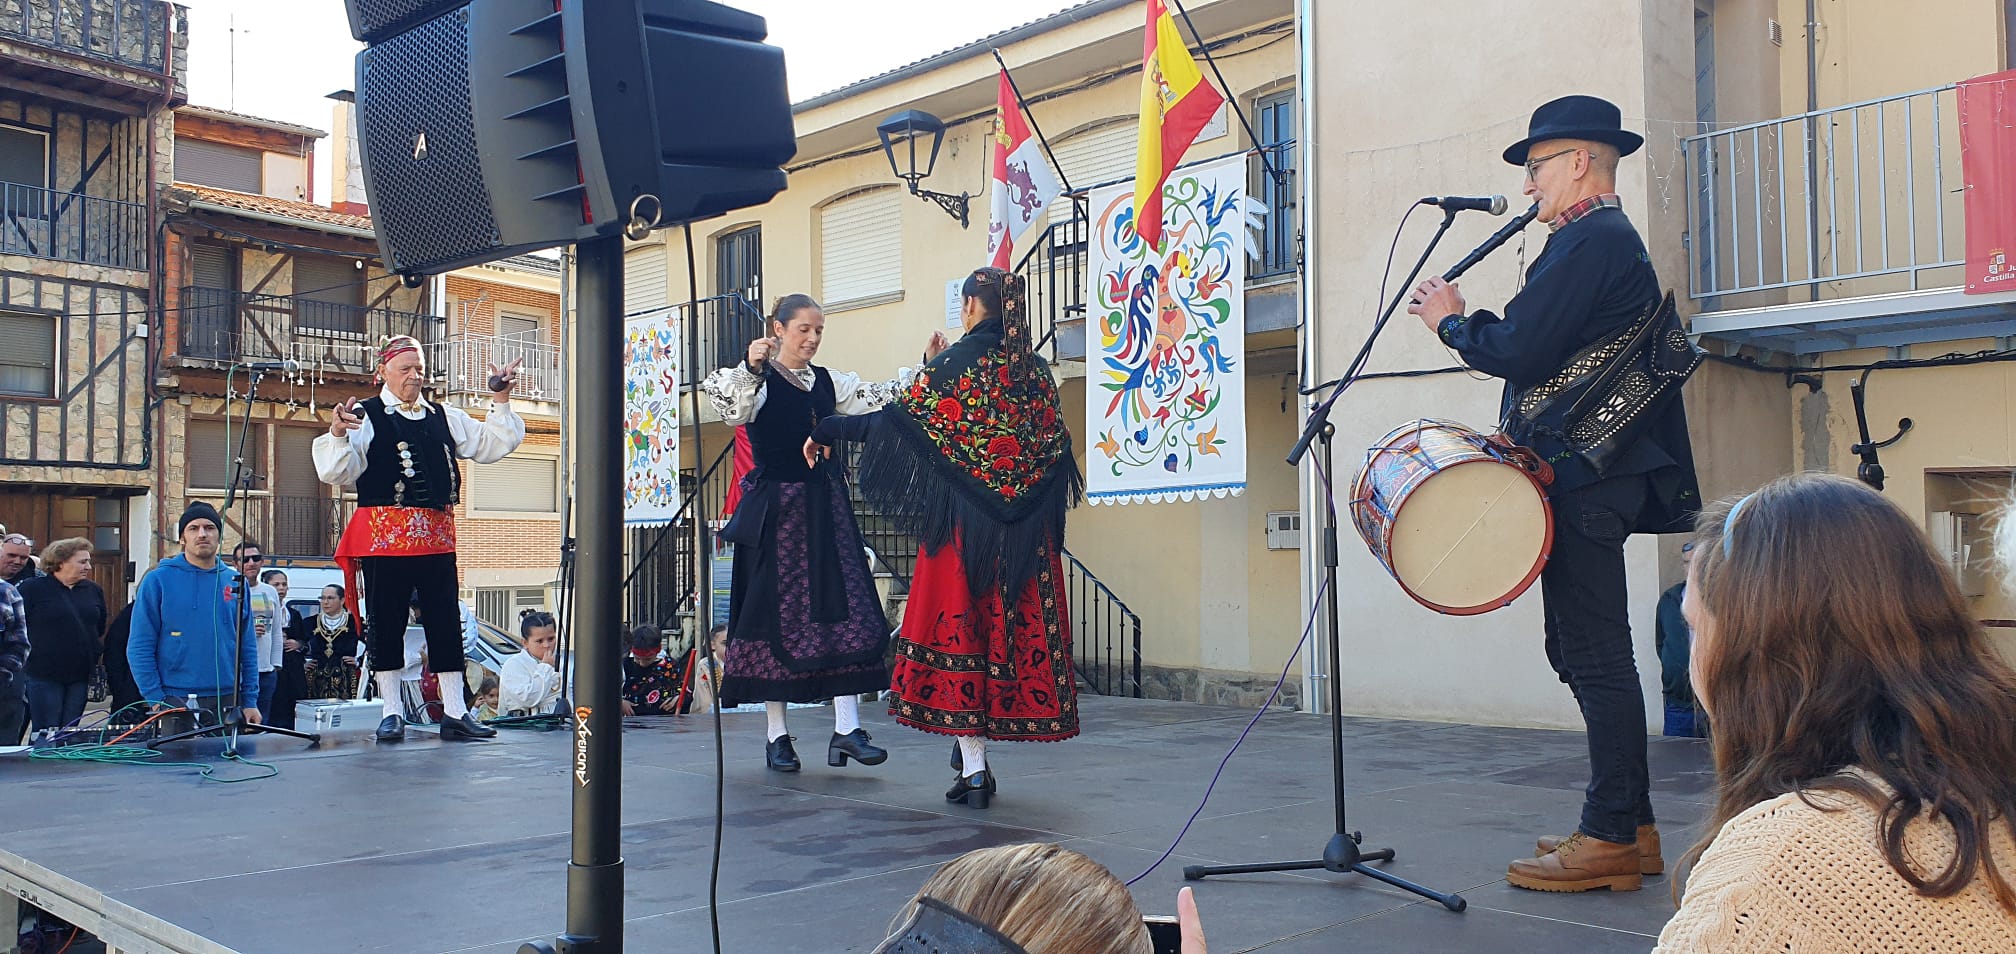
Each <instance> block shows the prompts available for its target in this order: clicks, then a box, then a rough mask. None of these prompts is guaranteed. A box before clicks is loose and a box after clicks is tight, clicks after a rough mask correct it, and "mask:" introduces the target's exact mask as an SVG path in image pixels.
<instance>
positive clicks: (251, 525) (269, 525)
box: [189, 491, 357, 558]
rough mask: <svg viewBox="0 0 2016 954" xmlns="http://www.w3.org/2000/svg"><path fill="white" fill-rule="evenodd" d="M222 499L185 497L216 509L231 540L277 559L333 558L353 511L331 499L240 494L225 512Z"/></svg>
mask: <svg viewBox="0 0 2016 954" xmlns="http://www.w3.org/2000/svg"><path fill="white" fill-rule="evenodd" d="M224 498H225V495H224V494H222V493H216V492H206V491H190V493H189V501H190V502H191V503H194V502H196V501H198V500H203V501H207V502H209V503H210V504H211V505H212V506H215V507H216V508H217V510H218V512H219V513H220V514H221V515H222V516H223V517H224V523H225V525H226V526H227V527H228V528H229V531H230V535H231V536H234V537H241V538H244V539H251V540H257V541H259V542H260V543H262V544H264V545H265V547H266V552H267V553H268V554H270V555H272V556H279V557H324V558H326V557H329V556H331V555H333V554H334V553H335V552H336V541H337V539H338V538H340V537H341V536H342V535H343V527H344V525H345V524H347V523H349V521H350V514H351V512H352V511H354V510H356V509H357V502H356V501H355V500H339V499H337V498H335V497H324V496H312V497H299V496H286V495H276V494H264V493H252V494H244V493H241V494H240V495H239V497H238V499H237V500H235V501H233V502H232V504H231V508H230V509H229V510H228V511H227V510H225V508H224Z"/></svg>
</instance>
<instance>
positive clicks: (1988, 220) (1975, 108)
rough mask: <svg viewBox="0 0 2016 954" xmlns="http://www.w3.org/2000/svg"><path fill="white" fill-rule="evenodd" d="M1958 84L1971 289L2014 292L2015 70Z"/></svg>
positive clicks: (1981, 292) (1969, 291)
mask: <svg viewBox="0 0 2016 954" xmlns="http://www.w3.org/2000/svg"><path fill="white" fill-rule="evenodd" d="M1959 88H1960V96H1959V101H1960V175H1961V178H1962V181H1963V182H1964V183H1965V184H1966V192H1965V195H1964V198H1963V204H1962V208H1963V209H1964V211H1965V213H1966V216H1967V294H1969V295H1988V294H1997V293H2000V292H2016V70H2009V71H2007V72H2002V73H1991V74H1989V75H1987V76H1977V77H1975V78H1974V79H1970V80H1966V81H1964V82H1962V83H1960V84H1959Z"/></svg>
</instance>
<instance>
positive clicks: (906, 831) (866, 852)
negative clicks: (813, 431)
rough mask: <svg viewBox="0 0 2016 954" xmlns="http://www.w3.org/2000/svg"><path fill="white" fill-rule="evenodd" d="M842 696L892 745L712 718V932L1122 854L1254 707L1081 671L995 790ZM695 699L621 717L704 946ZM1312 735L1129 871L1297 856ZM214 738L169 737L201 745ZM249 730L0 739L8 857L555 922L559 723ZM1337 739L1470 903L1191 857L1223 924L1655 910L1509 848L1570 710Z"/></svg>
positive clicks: (315, 940) (1172, 811)
mask: <svg viewBox="0 0 2016 954" xmlns="http://www.w3.org/2000/svg"><path fill="white" fill-rule="evenodd" d="M862 708H863V710H864V713H863V714H864V717H866V718H867V719H868V725H869V728H870V730H871V731H872V732H873V733H874V735H875V740H876V742H877V744H882V745H886V746H887V747H888V748H889V749H891V751H892V755H891V758H890V760H889V762H888V763H886V764H884V765H882V766H880V767H877V768H862V767H860V766H858V765H850V766H849V767H848V768H846V769H844V770H842V769H829V768H827V767H826V765H825V759H824V758H822V757H821V756H823V755H824V745H823V744H821V743H823V742H824V740H825V739H826V737H827V734H828V733H829V732H830V730H831V723H830V722H829V721H828V720H829V718H830V717H829V715H828V713H827V712H826V711H824V710H816V709H815V710H795V711H793V712H792V723H793V728H794V730H795V732H796V733H797V735H798V737H799V739H800V754H801V756H803V757H804V761H805V770H804V771H803V772H802V773H800V774H798V775H795V776H792V775H778V774H775V773H771V772H769V771H767V770H766V769H765V768H764V766H763V762H762V752H763V740H762V736H761V733H762V726H763V721H762V717H761V716H760V715H742V714H736V715H730V716H728V717H727V719H726V720H725V722H726V725H725V728H726V732H727V739H728V752H729V756H730V758H729V761H728V781H727V802H728V816H727V840H726V849H725V857H724V859H723V862H722V871H721V931H722V937H723V942H724V947H725V948H726V949H727V950H729V951H735V952H767V951H866V950H869V949H870V948H872V947H874V945H875V944H876V943H877V942H879V940H880V939H881V938H882V936H883V931H884V929H885V927H886V926H887V924H888V922H889V918H890V916H891V914H892V913H893V912H895V910H896V908H897V906H898V905H899V904H900V903H901V902H902V901H903V900H904V899H906V898H908V897H909V896H910V895H911V893H912V892H914V891H915V890H916V888H917V886H918V885H919V884H920V883H921V882H922V881H923V880H924V878H925V877H926V876H927V875H928V874H929V873H930V872H931V871H932V870H933V869H934V868H935V867H936V866H937V865H939V864H941V863H943V862H945V861H947V860H949V859H951V858H953V857H956V856H957V855H959V854H960V853H962V852H965V851H968V850H970V849H973V848H979V847H984V846H989V845H999V844H1006V843H1013V842H1021V841H1031V840H1044V841H1056V842H1061V843H1063V844H1066V845H1069V846H1071V847H1073V848H1076V849H1078V850H1080V851H1083V852H1085V853H1086V854H1088V855H1091V856H1092V857H1093V858H1095V859H1097V860H1099V861H1101V862H1103V863H1105V864H1106V865H1108V866H1109V867H1111V868H1112V869H1113V870H1114V871H1115V872H1116V873H1118V874H1119V875H1120V876H1121V877H1122V878H1123V879H1124V878H1129V877H1132V876H1134V875H1135V874H1136V873H1138V872H1139V871H1140V870H1141V869H1143V868H1145V867H1146V866H1147V865H1148V864H1150V863H1151V862H1153V861H1154V860H1155V858H1156V856H1157V855H1158V854H1160V853H1161V851H1162V850H1163V849H1164V848H1165V847H1167V846H1168V843H1169V841H1170V840H1171V839H1172V838H1173V837H1174V836H1175V834H1176V832H1177V830H1178V829H1179V828H1181V827H1182V824H1183V821H1184V819H1185V818H1187V817H1188V816H1189V814H1190V812H1191V810H1192V809H1193V808H1195V806H1196V804H1197V800H1198V798H1199V796H1200V795H1201V794H1202V792H1203V790H1204V785H1205V783H1206V781H1208V780H1209V779H1210V777H1211V774H1212V772H1213V770H1214V769H1215V768H1216V766H1217V763H1218V760H1219V759H1220V758H1221V757H1222V756H1223V755H1224V752H1225V749H1226V748H1227V747H1228V746H1229V745H1230V743H1231V741H1232V740H1233V739H1234V738H1236V737H1237V736H1238V734H1239V731H1240V729H1241V728H1242V727H1243V726H1244V724H1245V720H1246V719H1247V718H1248V717H1249V716H1250V713H1246V712H1241V711H1239V710H1233V709H1224V708H1214V707H1208V706H1199V705H1190V704H1185V703H1171V702H1156V701H1142V700H1131V699H1107V698H1087V699H1085V700H1084V710H1085V733H1084V735H1083V736H1082V737H1080V738H1079V739H1077V740H1074V741H1071V742H1066V743H1060V744H1033V743H1032V744H1020V745H1005V744H1004V745H998V746H995V747H994V748H993V749H991V750H990V751H989V753H988V755H989V761H990V763H992V765H993V767H995V768H996V769H997V770H998V771H999V773H1000V775H1001V793H1000V795H999V796H998V797H997V799H996V801H995V802H994V805H993V807H991V808H990V809H988V810H986V811H984V812H981V811H973V810H969V809H966V808H964V807H963V806H947V805H946V804H945V802H944V798H943V792H944V789H945V787H946V786H947V784H949V782H950V780H951V770H950V769H949V768H948V767H947V766H946V757H947V755H948V754H949V751H950V745H949V743H948V742H947V740H945V739H944V738H943V737H939V736H927V735H924V734H922V733H919V732H915V731H911V730H908V729H904V728H901V727H898V726H895V725H893V724H892V723H890V721H889V720H888V717H887V716H886V715H883V714H881V713H880V712H879V711H871V710H873V709H875V708H876V707H871V706H867V705H864V706H863V707H862ZM706 729H707V723H706V722H705V721H703V720H700V719H690V718H689V719H680V720H644V719H632V720H628V722H627V724H626V729H625V734H624V756H625V765H624V779H623V781H624V806H623V809H624V835H623V837H624V853H625V856H626V863H627V879H628V890H627V898H626V904H625V911H626V914H627V917H628V919H629V920H628V926H627V932H626V939H627V940H626V944H627V947H628V949H629V950H632V951H704V950H707V946H708V919H707V861H708V847H709V845H710V843H711V838H712V821H711V818H712V811H713V808H712V805H713V787H714V781H713V764H714V762H713V751H712V744H713V737H712V733H711V732H710V731H706ZM1327 743H1328V722H1327V721H1326V720H1325V719H1324V718H1322V717H1319V716H1310V715H1305V714H1299V713H1285V714H1274V715H1269V716H1268V717H1267V718H1266V719H1263V720H1262V721H1261V724H1260V726H1259V728H1257V729H1256V730H1255V731H1254V733H1253V736H1252V738H1250V739H1249V740H1248V741H1247V743H1246V745H1245V747H1244V748H1242V749H1241V750H1240V752H1239V754H1238V755H1237V756H1236V757H1235V758H1234V759H1233V761H1232V764H1231V766H1230V767H1229V769H1228V770H1227V771H1226V774H1225V778H1224V780H1223V781H1222V782H1221V783H1220V784H1219V787H1218V790H1217V792H1216V794H1214V795H1213V796H1212V799H1211V803H1210V805H1209V806H1208V807H1207V808H1206V809H1205V811H1204V814H1203V816H1202V817H1201V818H1200V819H1199V820H1198V821H1197V823H1196V825H1195V826H1194V827H1193V828H1192V830H1191V832H1190V834H1189V836H1188V837H1187V838H1186V839H1185V840H1184V842H1183V844H1182V846H1181V847H1180V848H1179V849H1178V851H1177V854H1176V855H1175V856H1174V857H1172V858H1170V860H1169V861H1168V862H1166V863H1164V864H1163V866H1162V867H1161V868H1160V869H1159V870H1157V871H1156V872H1155V873H1154V874H1152V875H1150V876H1149V877H1148V878H1147V879H1146V880H1145V881H1143V882H1142V883H1141V884H1139V885H1137V886H1136V888H1135V894H1136V897H1137V898H1138V899H1139V900H1140V902H1141V907H1142V908H1143V910H1145V911H1148V912H1150V913H1173V911H1174V909H1175V895H1176V889H1177V888H1178V887H1179V886H1181V885H1182V884H1183V883H1184V882H1183V880H1182V867H1183V865H1185V864H1193V863H1198V862H1249V861H1268V860H1279V859H1286V858H1313V857H1316V856H1317V855H1318V854H1319V853H1320V850H1321V848H1322V845H1323V842H1324V841H1325V839H1326V838H1327V836H1328V834H1329V832H1330V829H1331V817H1330V816H1331V809H1330V803H1329V789H1330V769H1329V755H1328V744H1327ZM205 744H206V745H210V746H211V747H210V748H208V749H201V750H199V749H195V748H190V749H186V750H185V752H184V753H182V754H184V755H187V756H198V755H203V754H214V752H215V751H216V748H215V744H214V743H205ZM246 748H247V753H248V754H250V755H251V756H252V757H254V758H261V759H265V760H268V761H271V762H273V763H274V764H276V765H278V766H279V768H280V772H281V774H280V775H279V777H277V778H274V779H270V780H266V781H259V782H251V783H248V784H242V785H219V784H215V783H212V782H205V781H200V780H198V779H197V778H196V777H195V774H194V773H193V771H191V770H188V769H175V768H140V767H128V766H92V765H73V764H55V763H46V762H36V763H29V762H27V761H25V760H22V759H19V758H9V759H7V760H5V761H4V762H0V792H4V793H5V805H6V808H5V810H4V812H0V877H4V878H5V880H6V881H7V887H8V889H9V890H10V891H14V892H16V893H22V892H31V893H37V896H38V897H39V898H40V899H41V900H43V901H44V902H45V903H48V904H50V905H51V906H54V907H65V906H66V905H67V906H68V909H69V910H71V911H73V912H75V911H79V910H90V911H95V912H97V914H99V915H100V916H102V917H103V919H104V920H103V921H102V922H98V923H99V926H100V927H101V928H102V929H103V930H104V931H105V932H106V934H107V935H108V936H109V938H108V939H111V940H113V941H114V942H115V943H114V946H115V948H121V949H131V950H145V949H159V950H171V951H182V950H186V951H206V952H207V951H223V950H229V951H238V952H244V954H267V952H286V954H316V952H357V951H384V952H400V954H407V952H426V951H453V952H482V954H512V952H514V951H515V949H516V943H517V942H518V941H519V940H522V939H528V938H535V937H545V938H550V937H552V936H553V935H555V934H557V933H558V932H559V931H560V929H561V928H562V926H563V920H564V903H565V897H564V895H565V881H566V877H565V870H566V860H567V848H568V834H567V831H568V811H569V800H568V799H569V791H568V776H567V774H566V773H567V765H566V760H567V757H568V739H567V737H566V736H565V735H564V734H563V733H559V732H551V733H534V732H522V731H521V732H513V733H506V734H505V738H504V739H503V740H502V741H499V742H496V743H485V744H454V745H444V744H443V743H441V742H440V741H439V740H437V739H435V738H433V737H431V736H420V737H418V738H414V739H412V740H411V741H408V742H406V743H405V744H404V745H401V746H397V747H390V746H388V747H374V746H373V745H371V744H369V743H363V744H359V743H350V744H345V745H332V746H325V747H323V748H320V749H306V748H303V747H302V745H301V744H300V743H296V742H291V741H288V740H280V739H269V738H262V739H257V740H256V741H248V742H247V743H246ZM1346 748H1347V752H1348V754H1347V758H1346V765H1347V771H1348V775H1347V780H1348V783H1349V784H1350V786H1351V790H1352V792H1353V798H1352V801H1351V804H1350V808H1351V818H1350V820H1351V824H1352V826H1353V827H1355V828H1359V829H1362V830H1363V831H1364V832H1365V836H1366V845H1367V847H1374V846H1390V847H1393V848H1395V849H1397V850H1398V853H1399V854H1398V858H1397V859H1396V860H1395V861H1393V862H1391V863H1389V864H1388V865H1387V867H1388V868H1390V869H1391V870H1392V871H1394V872H1395V873H1398V874H1400V875H1402V876H1404V877H1408V878H1412V879H1415V880H1417V881H1421V882H1424V883H1426V884H1429V885H1431V886H1434V887H1437V888H1440V889H1443V890H1460V891H1462V892H1463V894H1464V895H1465V897H1467V898H1468V899H1469V902H1470V907H1469V910H1468V911H1467V912H1465V913H1462V914H1452V913H1450V912H1448V911H1446V910H1444V909H1443V908H1442V907H1441V906H1439V905H1436V904H1434V903H1432V902H1423V901H1420V900H1419V899H1416V898H1414V897H1413V896H1411V895H1407V894H1403V893H1400V892H1398V891H1396V890H1394V889H1391V888H1388V887H1386V886H1384V885H1381V884H1378V883H1376V882H1374V881H1372V880H1370V879H1366V878H1362V877H1358V876H1355V875H1332V874H1328V873H1324V872H1315V873H1311V874H1301V875H1288V874H1272V875H1253V876H1244V877H1228V878H1223V879H1211V880H1206V881H1203V882H1199V883H1198V900H1199V905H1200V906H1201V908H1202V909H1203V916H1204V920H1205V928H1206V931H1207V933H1208V934H1209V937H1210V944H1211V950H1212V951H1213V952H1214V954H1229V952H1236V951H1250V950H1260V949H1264V950H1266V951H1269V952H1278V954H1288V952H1313V951H1340V950H1345V949H1347V948H1350V949H1354V950H1364V951H1377V952H1429V951H1433V952H1467V951H1479V952H1482V951H1515V950H1517V951H1525V950H1551V951H1577V952H1583V951H1591V952H1594V951H1639V952H1642V951H1646V950H1648V949H1649V948H1650V947H1651V946H1652V942H1653V938H1654V936H1656V935H1657V933H1658V931H1659V927H1660V925H1661V924H1663V923H1664V922H1665V920H1666V918H1667V916H1668V915H1669V914H1670V913H1671V911H1672V904H1671V901H1670V900H1669V894H1668V882H1667V880H1666V879H1665V878H1651V879H1647V881H1646V885H1645V890H1642V891H1639V892H1636V893H1628V894H1619V895H1614V896H1613V895H1610V894H1608V893H1604V892H1597V893H1594V894H1588V895H1549V894H1536V893H1532V892H1526V891H1521V890H1519V889H1516V888H1512V887H1509V886H1508V885H1506V884H1505V882H1504V881H1503V880H1502V876H1503V873H1504V869H1505V864H1506V863H1507V862H1508V861H1509V860H1511V859H1512V858H1513V857H1515V856H1518V855H1521V854H1523V853H1527V852H1530V851H1531V850H1532V844H1533V839H1534V837H1535V836H1537V835H1541V834H1546V833H1550V832H1566V831H1569V830H1571V829H1572V826H1573V824H1574V822H1575V819H1576V817H1577V812H1578V807H1579V805H1580V799H1581V789H1582V787H1583V785H1584V783H1585V780H1586V777H1587V774H1586V770H1585V767H1584V766H1585V762H1584V759H1583V742H1582V737H1581V735H1580V734H1578V733H1572V732H1558V731H1545V730H1530V729H1505V728H1493V727H1486V726H1471V725H1443V724H1431V723H1418V722H1399V721H1390V720H1377V719H1351V720H1349V722H1348V734H1347V739H1346ZM227 769H229V770H234V771H240V772H242V771H245V770H244V769H243V768H242V767H239V766H228V767H227ZM1652 777H1653V791H1654V798H1655V802H1656V805H1657V808H1658V810H1659V812H1660V814H1661V819H1662V829H1663V831H1664V834H1665V837H1666V844H1667V845H1668V849H1667V854H1668V857H1669V859H1671V858H1672V857H1675V856H1677V855H1678V854H1679V851H1680V850H1681V849H1682V848H1683V847H1684V846H1685V845H1686V844H1688V843H1689V842H1690V841H1691V839H1692V837H1693V836H1694V835H1696V834H1697V833H1698V832H1697V830H1696V827H1695V826H1696V825H1697V824H1698V822H1699V820H1700V819H1701V818H1702V817H1703V816H1704V815H1705V814H1706V812H1707V806H1706V804H1705V802H1706V801H1707V800H1708V799H1709V797H1710V791H1711V784H1712V783H1711V777H1710V773H1709V768H1708V754H1707V750H1706V748H1705V747H1704V746H1703V745H1702V744H1701V743H1698V742H1692V741H1684V740H1668V739H1661V740H1655V741H1654V742H1653V744H1652ZM59 913H60V912H59ZM86 923H91V922H89V920H88V919H86ZM171 926H172V927H171ZM184 931H186V932H187V934H184V933H183V932H184ZM120 938H124V939H125V943H124V944H120V943H118V942H119V939H120ZM198 939H204V940H203V941H199V940H198Z"/></svg>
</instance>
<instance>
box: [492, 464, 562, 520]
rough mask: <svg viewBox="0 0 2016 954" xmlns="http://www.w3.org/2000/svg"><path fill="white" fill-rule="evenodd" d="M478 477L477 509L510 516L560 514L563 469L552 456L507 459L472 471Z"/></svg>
mask: <svg viewBox="0 0 2016 954" xmlns="http://www.w3.org/2000/svg"><path fill="white" fill-rule="evenodd" d="M472 472H473V473H474V474H475V475H476V486H475V487H474V488H472V489H473V490H474V498H475V499H474V500H473V501H472V503H474V505H475V507H476V509H478V510H500V511H508V512H511V513H558V512H559V509H560V467H559V461H558V460H557V459H556V458H552V457H506V458H504V459H503V460H500V461H498V462H496V463H494V464H485V465H483V466H481V467H476V468H472Z"/></svg>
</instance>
